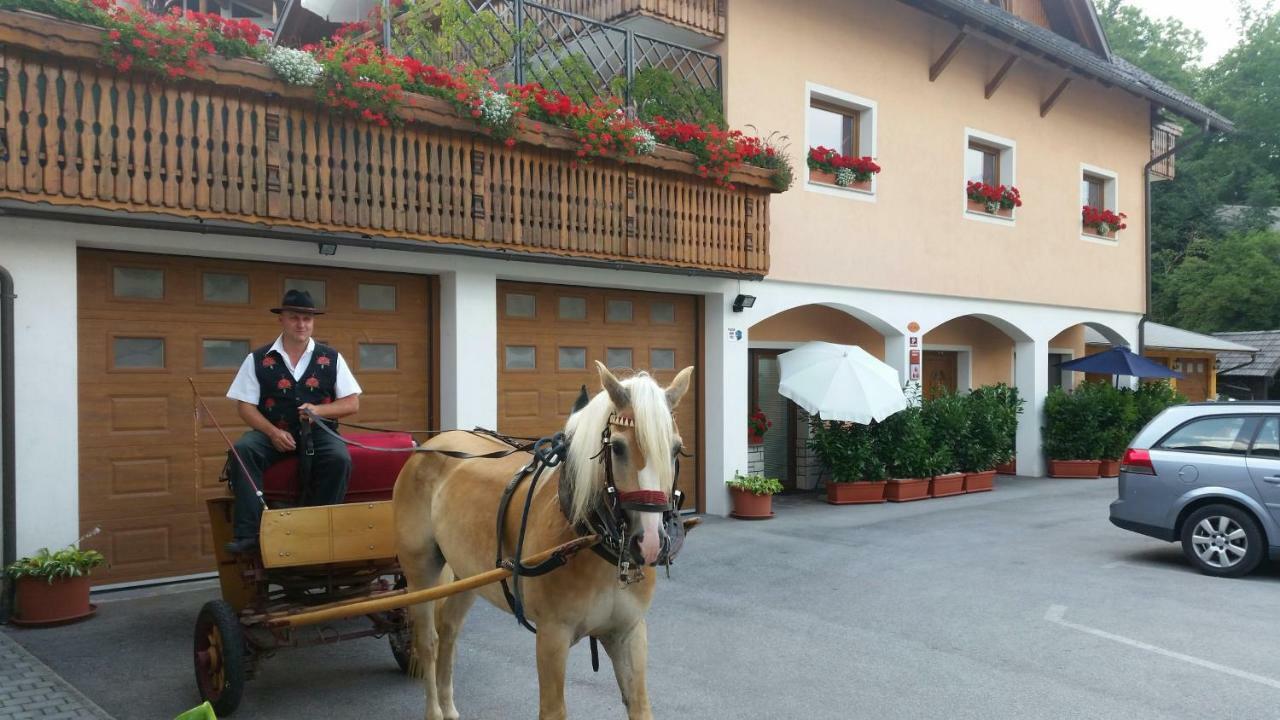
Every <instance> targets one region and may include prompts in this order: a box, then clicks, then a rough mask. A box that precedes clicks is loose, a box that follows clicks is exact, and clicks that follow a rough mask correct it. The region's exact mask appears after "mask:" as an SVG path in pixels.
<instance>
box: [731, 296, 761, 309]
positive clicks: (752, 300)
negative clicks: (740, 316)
mask: <svg viewBox="0 0 1280 720" xmlns="http://www.w3.org/2000/svg"><path fill="white" fill-rule="evenodd" d="M755 304H756V296H755V295H743V294H741V293H739V294H738V297H736V298H734V299H733V311H734V312H742V308H749V307H751V306H752V305H755Z"/></svg>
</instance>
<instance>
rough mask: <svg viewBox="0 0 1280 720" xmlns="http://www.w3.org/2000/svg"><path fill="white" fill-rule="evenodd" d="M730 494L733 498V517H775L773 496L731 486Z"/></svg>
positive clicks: (745, 518) (754, 518)
mask: <svg viewBox="0 0 1280 720" xmlns="http://www.w3.org/2000/svg"><path fill="white" fill-rule="evenodd" d="M729 496H730V497H731V498H733V512H731V513H729V515H730V516H731V517H736V518H738V519H740V520H767V519H769V518H771V517H773V496H772V495H756V494H754V493H749V492H747V491H746V490H739V489H737V488H729Z"/></svg>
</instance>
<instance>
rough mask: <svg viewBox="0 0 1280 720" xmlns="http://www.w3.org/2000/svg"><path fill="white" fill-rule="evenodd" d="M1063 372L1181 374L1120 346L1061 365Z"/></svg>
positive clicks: (1157, 376)
mask: <svg viewBox="0 0 1280 720" xmlns="http://www.w3.org/2000/svg"><path fill="white" fill-rule="evenodd" d="M1061 367H1062V369H1063V370H1075V371H1076V372H1090V373H1098V374H1101V375H1132V376H1134V377H1140V378H1180V377H1182V373H1179V372H1175V371H1173V370H1170V369H1169V368H1167V367H1165V366H1164V365H1161V364H1160V363H1157V362H1153V361H1151V360H1148V359H1147V358H1144V357H1142V356H1141V355H1136V354H1134V353H1133V352H1132V351H1130V350H1129V348H1127V347H1124V346H1122V345H1120V346H1116V347H1113V348H1111V349H1110V350H1104V351H1102V352H1100V353H1094V354H1093V355H1086V356H1085V357H1082V358H1080V359H1079V360H1069V361H1067V362H1064V363H1062V365H1061Z"/></svg>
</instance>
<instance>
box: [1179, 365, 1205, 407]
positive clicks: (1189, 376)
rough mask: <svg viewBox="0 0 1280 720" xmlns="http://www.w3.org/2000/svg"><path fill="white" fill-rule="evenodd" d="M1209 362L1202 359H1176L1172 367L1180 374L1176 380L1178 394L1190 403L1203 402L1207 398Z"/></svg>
mask: <svg viewBox="0 0 1280 720" xmlns="http://www.w3.org/2000/svg"><path fill="white" fill-rule="evenodd" d="M1210 366H1211V362H1210V361H1209V360H1206V359H1204V358H1177V359H1176V360H1175V361H1174V363H1173V367H1174V369H1175V370H1177V371H1178V372H1180V373H1182V377H1180V378H1178V392H1180V393H1182V394H1183V395H1186V396H1187V400H1189V401H1191V402H1203V401H1204V400H1205V399H1206V398H1208V396H1209V381H1208V374H1207V371H1208V370H1209V369H1210Z"/></svg>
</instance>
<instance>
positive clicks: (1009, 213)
mask: <svg viewBox="0 0 1280 720" xmlns="http://www.w3.org/2000/svg"><path fill="white" fill-rule="evenodd" d="M969 212H973V213H978V214H979V215H994V216H995V217H1002V218H1011V217H1013V208H1000V209H999V210H996V211H995V212H993V213H989V212H987V205H986V203H980V202H978V201H976V200H970V201H969Z"/></svg>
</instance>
